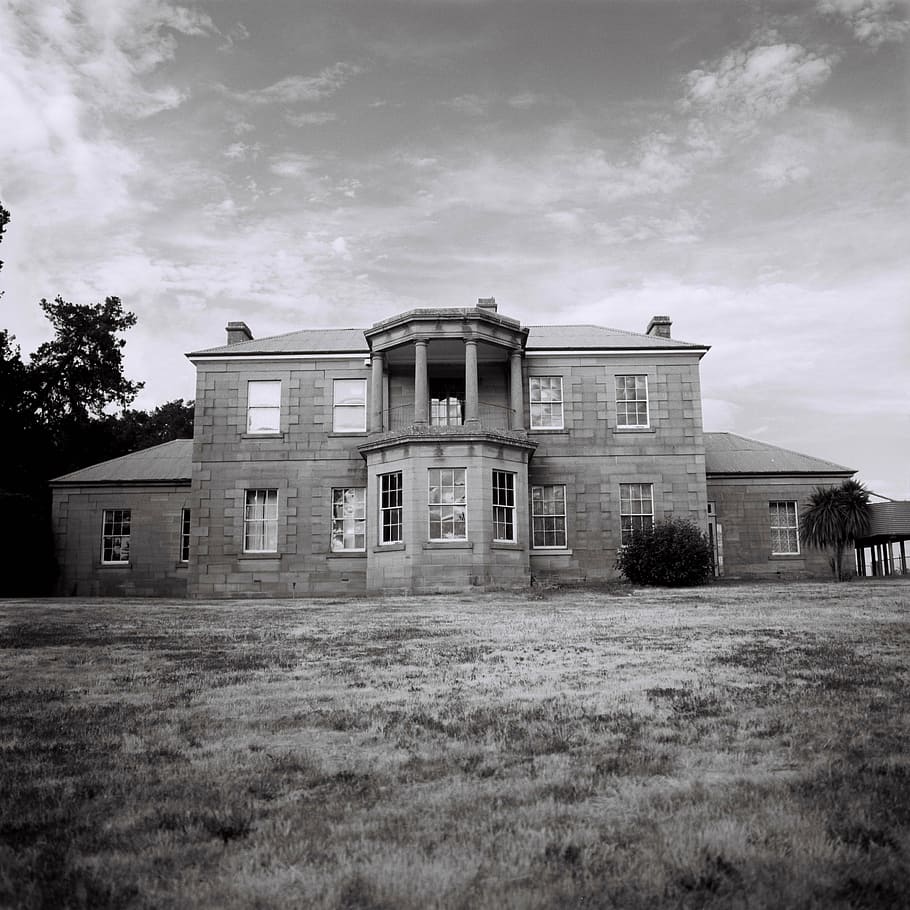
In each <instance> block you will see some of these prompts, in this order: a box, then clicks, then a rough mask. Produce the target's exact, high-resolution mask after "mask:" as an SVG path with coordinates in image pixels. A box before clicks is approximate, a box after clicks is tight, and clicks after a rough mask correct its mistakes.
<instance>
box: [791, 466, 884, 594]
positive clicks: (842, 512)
mask: <svg viewBox="0 0 910 910" xmlns="http://www.w3.org/2000/svg"><path fill="white" fill-rule="evenodd" d="M800 530H801V534H802V538H803V541H804V542H805V543H806V544H808V545H809V546H810V547H814V548H815V549H818V550H827V549H831V550H832V551H833V555H832V557H831V570H832V572H833V573H834V577H835V578H836V579H837V580H838V581H843V579H844V578H845V577H847V576H846V573H845V571H844V553H845V552H846V550H847V547H848V546H850V544H852V543H853V542H854V541H856V540H857V539H858V538H860V537H863V536H864V535H865V534H867V533H868V531H869V493H868V491H867V490H866V488H865V487H864V486H863V485H862V484H861V483H860V482H859V481H857V480H845V481H844V482H843V483H842V484H841V485H840V486H839V487H817V488H816V490H815V492H814V493H813V494H812V495H811V496H810V497H809V502H808V505H807V506H806V509H805V510H804V512H803V515H802V526H801V529H800Z"/></svg>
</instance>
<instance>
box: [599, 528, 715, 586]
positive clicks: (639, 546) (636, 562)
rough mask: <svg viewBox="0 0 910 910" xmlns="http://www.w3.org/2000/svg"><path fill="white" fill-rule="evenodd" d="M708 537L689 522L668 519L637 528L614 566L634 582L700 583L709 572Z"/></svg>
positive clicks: (707, 577)
mask: <svg viewBox="0 0 910 910" xmlns="http://www.w3.org/2000/svg"><path fill="white" fill-rule="evenodd" d="M712 565H713V554H712V552H711V545H710V544H709V543H708V539H707V537H705V535H704V534H703V533H702V531H701V530H700V529H699V528H698V527H697V526H696V525H694V524H692V522H690V521H683V520H682V519H676V518H674V519H670V520H669V521H664V522H659V523H658V524H655V525H654V527H653V528H649V529H647V530H644V531H639V532H637V533H636V534H635V535H634V536H633V537H632V541H631V543H629V544H628V545H626V546H625V547H623V548H622V549H621V550H620V551H619V556H618V558H617V560H616V567H617V568H618V569H619V571H620V572H622V574H623V575H625V577H626V578H627V579H628V580H629V581H631V582H632V583H633V584H637V585H702V584H704V583H705V582H706V581H707V580H708V579H709V578H710V577H711V573H712Z"/></svg>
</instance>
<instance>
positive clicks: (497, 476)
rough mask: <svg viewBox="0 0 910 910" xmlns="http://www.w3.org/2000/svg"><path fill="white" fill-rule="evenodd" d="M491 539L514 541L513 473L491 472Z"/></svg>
mask: <svg viewBox="0 0 910 910" xmlns="http://www.w3.org/2000/svg"><path fill="white" fill-rule="evenodd" d="M493 540H503V541H510V542H514V541H515V475H514V474H513V473H511V472H510V471H494V472H493Z"/></svg>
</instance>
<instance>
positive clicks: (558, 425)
mask: <svg viewBox="0 0 910 910" xmlns="http://www.w3.org/2000/svg"><path fill="white" fill-rule="evenodd" d="M543 380H547V382H548V383H552V382H553V381H554V380H558V382H559V398H558V399H552V400H549V401H545V400H544V399H543V398H542V397H540V393H541V391H542V390H543V385H542V381H543ZM535 384H536V385H537V392H538V397H537V399H536V400H535V398H534V386H535ZM549 388H551V389H552V386H549ZM557 404H558V405H559V420H558V422H551V423H541V422H540V409H542V408H543V407H547V408H549V409H550V414H551V419H552V414H553V410H552V409H553V408H554V407H555V405H557ZM535 406H536V408H537V412H536V414H535ZM528 408H529V414H530V418H531V420H530V423H531V429H532V430H563V429H565V426H566V414H565V393H564V388H563V377H562V376H561V375H546V376H529V377H528Z"/></svg>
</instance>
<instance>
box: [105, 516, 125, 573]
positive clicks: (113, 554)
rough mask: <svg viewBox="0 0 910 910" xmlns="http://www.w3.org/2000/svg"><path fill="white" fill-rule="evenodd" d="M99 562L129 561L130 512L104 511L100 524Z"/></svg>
mask: <svg viewBox="0 0 910 910" xmlns="http://www.w3.org/2000/svg"><path fill="white" fill-rule="evenodd" d="M101 561H102V562H109V563H120V562H129V561H130V510H129V509H105V510H104V515H103V517H102V522H101Z"/></svg>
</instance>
